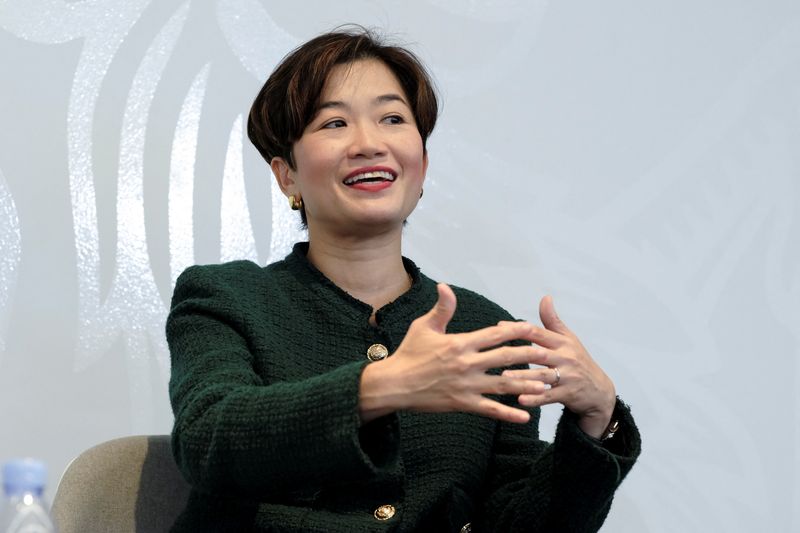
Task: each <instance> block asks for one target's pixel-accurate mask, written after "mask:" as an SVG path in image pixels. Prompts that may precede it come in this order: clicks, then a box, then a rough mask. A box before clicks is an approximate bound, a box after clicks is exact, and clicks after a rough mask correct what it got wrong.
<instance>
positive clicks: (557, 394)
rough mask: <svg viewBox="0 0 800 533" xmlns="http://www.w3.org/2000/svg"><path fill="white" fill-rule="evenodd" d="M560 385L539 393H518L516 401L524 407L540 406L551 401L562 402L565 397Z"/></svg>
mask: <svg viewBox="0 0 800 533" xmlns="http://www.w3.org/2000/svg"><path fill="white" fill-rule="evenodd" d="M563 390H564V389H562V388H561V387H560V386H558V387H552V388H549V389H545V391H544V392H542V393H541V394H520V396H519V398H517V401H518V402H519V404H520V405H524V406H525V407H541V406H542V405H549V404H552V403H564V400H565V398H566V396H565V393H564V392H563Z"/></svg>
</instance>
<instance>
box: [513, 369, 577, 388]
mask: <svg viewBox="0 0 800 533" xmlns="http://www.w3.org/2000/svg"><path fill="white" fill-rule="evenodd" d="M501 375H503V376H508V377H510V378H515V379H522V380H534V381H537V382H541V383H546V384H547V385H553V384H554V383H556V382H558V384H559V385H560V384H561V383H563V381H564V376H563V374H561V373H560V374H559V375H558V379H557V378H556V372H555V370H554V369H552V368H528V369H520V370H505V371H504V372H503V373H502V374H501Z"/></svg>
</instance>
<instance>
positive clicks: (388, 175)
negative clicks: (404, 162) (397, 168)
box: [344, 170, 394, 185]
mask: <svg viewBox="0 0 800 533" xmlns="http://www.w3.org/2000/svg"><path fill="white" fill-rule="evenodd" d="M370 178H383V179H385V180H389V181H394V176H393V175H392V173H391V172H386V171H385V170H378V171H375V172H364V173H363V174H356V175H355V176H352V177H349V178H347V179H346V180H344V184H345V185H352V184H354V183H357V182H359V181H361V180H366V179H370Z"/></svg>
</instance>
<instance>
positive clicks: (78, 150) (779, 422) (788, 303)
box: [0, 0, 800, 533]
mask: <svg viewBox="0 0 800 533" xmlns="http://www.w3.org/2000/svg"><path fill="white" fill-rule="evenodd" d="M348 21H350V22H359V23H362V24H366V25H377V26H380V27H384V28H387V29H388V30H389V31H390V32H392V33H396V34H397V35H398V36H399V38H400V39H401V40H402V41H404V42H406V43H410V44H411V45H412V47H413V48H414V49H415V50H416V51H418V52H419V54H420V55H421V56H422V57H423V58H424V59H425V60H426V61H427V62H428V64H429V65H430V67H431V69H432V71H433V72H434V74H435V76H436V78H437V80H438V82H439V85H440V89H441V93H442V95H443V101H444V108H443V113H442V116H441V120H440V122H439V125H438V127H437V130H436V132H435V134H434V136H433V138H432V140H431V142H430V146H429V148H430V157H431V166H430V170H429V174H428V177H429V179H428V183H427V185H426V188H425V197H424V199H423V200H422V203H421V205H420V208H419V209H418V211H417V212H416V213H415V214H414V215H413V216H412V218H411V223H410V225H409V226H408V229H407V232H406V247H405V253H406V255H409V256H410V257H412V258H414V259H415V260H416V261H417V262H418V263H419V264H420V265H421V266H422V267H423V268H424V269H425V270H426V271H427V273H428V274H429V275H432V276H433V277H436V278H439V279H441V280H443V281H449V282H452V283H455V284H459V285H463V286H467V287H470V288H472V289H475V290H477V291H478V292H482V293H484V294H486V295H487V296H489V297H491V298H492V299H494V300H496V301H498V302H499V303H501V304H503V305H504V306H506V307H507V308H508V309H509V310H511V311H512V312H513V313H514V314H516V315H518V316H520V317H525V318H529V319H531V320H535V319H536V302H537V300H538V299H539V298H540V297H541V296H542V295H543V294H545V293H548V292H549V293H552V294H554V296H555V301H556V304H557V307H558V309H559V310H560V313H561V315H562V316H563V317H564V318H565V320H566V321H567V323H568V324H571V325H572V327H573V329H574V330H575V331H577V332H578V333H579V334H580V336H581V337H582V339H583V340H584V341H585V343H586V344H587V346H588V347H589V348H590V351H591V352H592V353H593V355H594V356H595V358H596V359H597V360H598V361H599V362H600V363H601V364H602V365H603V366H604V367H605V368H606V370H607V371H608V373H609V374H610V375H611V376H612V377H613V378H614V379H615V382H616V385H617V388H618V391H619V393H620V394H621V396H622V397H623V398H624V399H625V400H626V401H628V402H629V403H630V404H631V405H632V407H633V410H634V413H635V416H636V419H637V421H638V423H639V425H640V428H641V430H642V433H643V438H644V454H643V456H642V458H641V461H640V463H639V464H638V465H637V467H636V468H635V469H634V471H633V472H632V474H631V475H630V477H629V478H628V479H627V480H626V482H625V483H624V485H623V487H622V489H621V490H620V491H619V493H618V496H617V499H616V501H615V504H614V507H613V509H612V513H611V516H610V517H609V520H608V522H607V525H606V527H605V528H604V531H609V532H618V531H619V532H631V533H634V532H635V533H641V532H665V533H667V532H669V533H671V532H675V531H682V532H683V531H685V532H695V531H696V532H707V531H726V532H733V531H742V532H749V531H798V530H800V487H799V486H798V478H799V477H800V476H799V474H800V453H799V452H798V449H800V435H799V434H798V433H799V432H800V424H799V423H798V422H800V420H798V417H799V416H800V415H799V413H800V409H799V408H798V406H799V405H800V392H798V391H800V365H798V362H797V361H798V355H799V354H798V347H799V346H800V342H799V339H798V335H799V334H800V330H799V329H798V324H800V305H798V304H799V303H800V252H799V251H798V245H797V242H798V241H799V240H800V219H798V215H797V211H798V207H800V194H799V193H798V187H799V185H800V179H799V178H800V172H798V170H799V168H800V163H799V162H798V153H800V152H798V146H799V143H798V141H800V68H799V67H800V64H799V63H800V3H798V2H797V1H796V0H792V1H788V0H787V1H781V0H769V1H761V2H752V1H742V0H700V1H691V2H689V1H685V0H677V1H674V2H659V3H656V2H636V1H632V0H628V1H623V0H611V1H606V2H596V1H585V2H546V1H544V0H534V1H522V0H492V1H485V2H479V1H456V0H429V1H427V2H421V1H420V2H401V1H392V2H382V3H377V2H366V1H354V0H351V1H347V2H330V1H321V0H317V1H314V2H302V3H301V2H283V3H277V2H258V1H257V0H228V1H221V0H220V1H218V2H212V1H206V0H204V1H199V0H197V1H181V0H159V1H157V2H156V1H148V0H118V1H102V2H101V1H73V2H66V1H58V0H5V1H4V2H0V124H1V125H2V127H0V247H2V252H1V253H0V427H2V437H1V438H0V458H7V457H10V456H14V455H19V454H27V455H34V456H40V457H43V458H44V459H46V460H47V462H48V463H49V465H50V467H51V469H52V470H53V473H52V475H51V479H52V485H54V484H55V483H56V481H57V479H58V476H59V474H60V472H61V471H62V470H63V468H64V467H65V465H66V464H67V462H68V461H69V460H70V459H71V458H72V457H74V456H75V455H77V454H78V453H79V452H80V451H81V450H83V449H85V448H87V447H89V446H91V445H93V444H95V443H97V442H100V441H103V440H106V439H110V438H113V437H116V436H121V435H128V434H134V433H165V432H168V431H169V429H170V424H171V413H170V409H169V404H168V401H167V394H166V383H167V380H168V375H169V368H168V356H167V352H166V349H165V343H164V338H163V333H162V330H163V325H164V319H165V315H166V311H167V305H168V300H169V297H170V293H171V286H172V283H173V281H174V279H175V277H176V276H177V274H178V273H179V272H180V270H181V269H182V268H184V267H185V266H187V265H189V264H192V263H195V262H201V263H202V262H216V261H220V260H226V259H229V258H235V257H249V258H253V259H256V260H258V261H259V262H261V263H267V262H269V261H272V260H274V259H276V258H280V257H282V255H283V254H284V253H285V252H286V250H287V249H288V246H289V244H290V243H291V242H293V240H295V239H296V238H299V233H298V232H297V230H296V224H295V223H294V219H293V218H290V213H289V211H288V208H287V207H286V206H285V203H284V200H283V198H282V197H277V195H276V191H275V188H274V187H273V186H272V183H271V181H270V179H271V178H270V175H269V171H268V169H267V167H266V166H265V165H264V164H263V163H262V162H261V161H260V159H259V157H258V155H257V153H256V152H255V150H254V149H253V148H252V147H251V146H250V145H249V142H248V141H247V139H246V136H245V137H244V138H243V125H242V120H243V117H246V115H245V114H246V112H247V110H248V108H249V104H250V101H251V100H252V97H253V96H254V94H255V92H256V91H257V90H258V88H259V86H260V84H261V83H262V82H263V80H264V79H265V77H266V75H267V74H268V72H269V71H270V70H271V68H272V66H273V65H274V64H275V63H276V61H278V60H279V59H280V57H282V56H283V55H284V54H285V53H286V52H287V51H288V50H289V49H290V48H292V47H293V46H295V45H296V44H298V43H300V42H301V41H303V40H305V39H307V38H309V37H311V36H313V35H315V34H317V33H319V32H321V31H323V30H327V29H330V28H331V27H333V26H335V25H337V24H339V23H342V22H348ZM557 416H558V410H557V409H548V410H547V411H546V417H545V422H544V425H543V430H544V434H545V435H552V428H553V424H554V423H555V419H556V417H557Z"/></svg>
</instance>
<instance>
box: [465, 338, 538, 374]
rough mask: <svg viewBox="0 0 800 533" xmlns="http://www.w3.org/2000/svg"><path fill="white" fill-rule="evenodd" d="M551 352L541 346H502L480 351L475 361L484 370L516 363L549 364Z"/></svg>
mask: <svg viewBox="0 0 800 533" xmlns="http://www.w3.org/2000/svg"><path fill="white" fill-rule="evenodd" d="M550 354H551V352H550V350H547V349H545V348H542V347H540V346H501V347H500V348H495V349H493V350H487V351H485V352H481V353H479V354H478V355H477V356H476V357H475V359H474V361H475V365H476V366H478V367H480V368H482V369H484V370H487V369H489V368H502V367H507V366H514V365H549V364H551V363H550V359H551V356H550ZM510 377H514V376H513V375H510Z"/></svg>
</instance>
